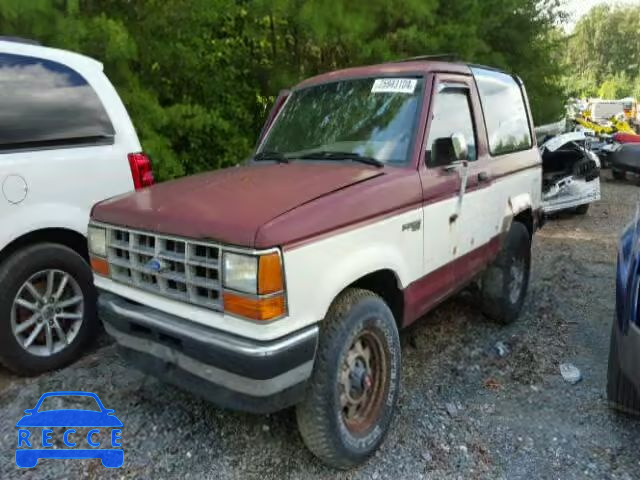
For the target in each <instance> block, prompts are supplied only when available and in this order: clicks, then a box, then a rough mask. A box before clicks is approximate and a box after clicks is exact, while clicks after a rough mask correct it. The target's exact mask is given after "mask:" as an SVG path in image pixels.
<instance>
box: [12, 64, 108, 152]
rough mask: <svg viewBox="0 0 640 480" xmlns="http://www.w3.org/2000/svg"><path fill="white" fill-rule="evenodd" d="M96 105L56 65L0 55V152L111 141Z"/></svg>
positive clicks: (76, 77)
mask: <svg viewBox="0 0 640 480" xmlns="http://www.w3.org/2000/svg"><path fill="white" fill-rule="evenodd" d="M113 135H114V130H113V126H112V125H111V122H110V121H109V117H108V116H107V113H106V112H105V110H104V107H103V106H102V104H101V103H100V99H99V98H98V96H97V95H96V93H95V92H94V91H93V89H92V88H91V86H90V85H89V84H88V83H87V81H86V80H85V79H84V78H83V77H82V76H81V75H80V74H78V73H77V72H75V71H74V70H72V69H70V68H69V67H67V66H65V65H62V64H60V63H57V62H52V61H49V60H44V59H40V58H35V57H27V56H22V55H13V54H7V53H0V152H1V151H3V150H5V151H7V150H14V149H19V148H28V147H36V148H37V147H45V148H46V147H51V146H56V145H73V144H87V143H95V142H104V141H109V140H111V141H112V140H113Z"/></svg>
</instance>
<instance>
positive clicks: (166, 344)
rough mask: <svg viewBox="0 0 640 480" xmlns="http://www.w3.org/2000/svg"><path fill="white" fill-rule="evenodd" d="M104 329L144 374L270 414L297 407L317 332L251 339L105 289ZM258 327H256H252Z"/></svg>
mask: <svg viewBox="0 0 640 480" xmlns="http://www.w3.org/2000/svg"><path fill="white" fill-rule="evenodd" d="M98 309H99V313H100V318H101V319H102V320H103V322H104V325H105V329H106V331H107V333H108V334H109V335H111V336H112V337H113V338H114V339H115V340H116V342H117V343H118V344H119V346H120V347H121V348H122V353H123V356H124V357H125V358H126V359H128V360H129V361H130V363H131V364H132V365H133V366H135V367H137V368H139V369H140V370H142V371H145V372H147V373H150V374H152V375H154V376H156V377H158V378H160V379H161V380H164V381H166V382H168V383H171V384H174V385H176V386H178V387H181V388H184V389H186V390H189V391H191V392H193V393H196V394H198V395H200V396H203V397H205V398H206V399H208V400H210V401H212V402H213V403H215V404H217V405H219V406H221V407H223V408H230V409H234V410H243V411H249V412H254V413H269V412H274V411H277V410H281V409H283V408H286V407H288V406H291V405H293V404H295V403H297V402H298V401H299V400H300V399H301V396H302V394H303V392H304V388H305V386H306V382H307V380H308V379H309V377H310V376H311V371H312V369H313V362H314V358H315V352H316V347H317V343H318V327H317V326H315V325H314V326H312V327H308V328H305V329H303V330H300V331H297V332H294V333H292V334H290V335H287V336H285V337H283V338H279V339H277V340H272V341H268V342H261V341H256V340H249V339H246V338H242V337H238V336H235V335H230V334H228V333H225V332H222V331H220V330H215V329H211V328H207V327H205V326H203V325H200V324H196V323H194V322H190V321H188V320H184V319H182V318H178V317H175V316H173V315H169V314H167V313H164V312H161V311H159V310H156V309H153V308H150V307H147V306H143V305H140V304H137V303H133V302H130V301H128V300H127V299H125V298H123V297H120V296H117V295H114V294H111V293H106V292H102V293H101V294H100V296H99V299H98ZM256 328H260V326H259V325H256Z"/></svg>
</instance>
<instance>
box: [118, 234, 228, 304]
mask: <svg viewBox="0 0 640 480" xmlns="http://www.w3.org/2000/svg"><path fill="white" fill-rule="evenodd" d="M221 257H222V255H221V249H220V246H219V245H214V244H210V243H202V242H196V241H192V240H187V239H184V238H176V237H170V236H166V235H156V234H153V233H149V232H140V231H135V230H129V229H125V228H120V227H111V226H108V227H107V260H108V262H109V267H110V269H111V278H112V279H113V280H115V281H118V282H121V283H125V284H128V285H131V286H134V287H137V288H141V289H144V290H147V291H150V292H154V293H157V294H159V295H163V296H166V297H169V298H173V299H176V300H182V301H184V302H189V303H193V304H195V305H199V306H202V307H207V308H211V309H214V310H222V287H221V281H222V278H221V267H220V262H221Z"/></svg>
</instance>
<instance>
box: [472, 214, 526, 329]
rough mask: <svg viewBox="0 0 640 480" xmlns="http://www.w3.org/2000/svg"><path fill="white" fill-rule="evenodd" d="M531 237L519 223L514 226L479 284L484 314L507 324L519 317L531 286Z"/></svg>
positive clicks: (513, 224)
mask: <svg viewBox="0 0 640 480" xmlns="http://www.w3.org/2000/svg"><path fill="white" fill-rule="evenodd" d="M530 269H531V237H530V235H529V230H527V227H525V226H524V225H523V224H522V223H520V222H513V223H512V224H511V228H510V229H509V233H508V234H507V237H506V239H505V240H504V243H503V245H502V250H501V251H500V253H499V254H498V257H497V258H496V260H495V261H494V262H493V264H492V265H491V266H490V267H489V268H487V270H486V271H485V272H484V274H483V275H482V278H481V280H480V296H481V304H482V311H483V312H484V314H485V315H487V316H488V317H489V318H491V319H493V320H495V321H497V322H500V323H503V324H508V323H512V322H513V321H515V320H516V319H517V318H518V316H519V315H520V311H521V310H522V305H523V304H524V298H525V296H526V294H527V288H528V286H529V272H530Z"/></svg>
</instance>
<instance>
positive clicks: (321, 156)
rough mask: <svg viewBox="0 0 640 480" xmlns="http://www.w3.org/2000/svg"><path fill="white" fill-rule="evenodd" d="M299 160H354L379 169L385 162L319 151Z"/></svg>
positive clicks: (356, 154)
mask: <svg viewBox="0 0 640 480" xmlns="http://www.w3.org/2000/svg"><path fill="white" fill-rule="evenodd" d="M297 158H299V159H301V160H353V161H354V162H360V163H364V164H366V165H372V166H374V167H378V168H382V167H384V162H381V161H380V160H378V159H377V158H374V157H367V156H365V155H360V154H359V153H355V152H331V151H318V152H309V153H306V154H304V155H300V156H299V157H297Z"/></svg>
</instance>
